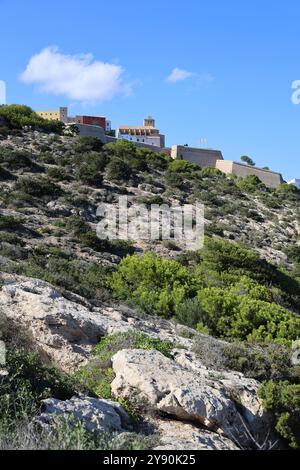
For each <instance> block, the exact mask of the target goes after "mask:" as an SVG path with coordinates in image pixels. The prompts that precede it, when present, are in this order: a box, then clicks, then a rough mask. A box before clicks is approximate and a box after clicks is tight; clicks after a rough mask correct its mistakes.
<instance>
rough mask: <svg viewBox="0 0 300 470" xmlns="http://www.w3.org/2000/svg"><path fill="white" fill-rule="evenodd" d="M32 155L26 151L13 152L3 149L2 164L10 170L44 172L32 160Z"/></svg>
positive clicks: (0, 156)
mask: <svg viewBox="0 0 300 470" xmlns="http://www.w3.org/2000/svg"><path fill="white" fill-rule="evenodd" d="M31 157H32V155H31V154H30V153H28V152H25V151H12V150H7V149H2V150H1V153H0V162H1V163H2V164H4V165H5V167H6V168H7V169H8V170H20V169H26V170H31V171H36V170H40V171H41V170H42V168H40V167H38V165H37V164H36V163H34V162H33V161H32V159H31Z"/></svg>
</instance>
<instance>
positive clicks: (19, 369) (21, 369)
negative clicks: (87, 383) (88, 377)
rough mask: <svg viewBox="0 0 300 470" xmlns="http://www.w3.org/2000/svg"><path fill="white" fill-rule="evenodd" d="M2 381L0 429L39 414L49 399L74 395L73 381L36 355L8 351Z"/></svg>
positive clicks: (0, 390)
mask: <svg viewBox="0 0 300 470" xmlns="http://www.w3.org/2000/svg"><path fill="white" fill-rule="evenodd" d="M5 368H6V370H7V372H8V375H6V376H4V377H3V378H2V380H1V388H0V428H5V427H7V426H9V425H10V423H11V422H12V421H14V420H22V419H25V418H28V417H30V416H31V417H32V416H34V415H35V414H36V413H38V412H39V408H40V402H41V400H42V399H43V398H48V397H49V396H51V397H54V398H59V399H62V400H64V399H67V398H71V396H73V395H74V393H75V382H74V381H73V379H72V378H71V377H70V376H68V375H66V374H63V373H62V372H60V371H59V370H58V369H56V368H55V367H52V366H49V367H47V366H45V365H43V364H42V362H41V361H40V359H39V358H38V356H37V355H36V354H35V353H28V352H25V351H8V352H7V355H6V365H5Z"/></svg>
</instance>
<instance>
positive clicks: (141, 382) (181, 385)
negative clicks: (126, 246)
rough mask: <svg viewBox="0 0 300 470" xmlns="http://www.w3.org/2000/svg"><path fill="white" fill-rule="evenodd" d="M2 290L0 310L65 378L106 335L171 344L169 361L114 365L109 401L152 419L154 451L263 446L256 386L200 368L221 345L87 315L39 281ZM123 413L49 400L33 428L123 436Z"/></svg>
mask: <svg viewBox="0 0 300 470" xmlns="http://www.w3.org/2000/svg"><path fill="white" fill-rule="evenodd" d="M2 283H3V286H2V289H1V291H0V310H2V311H3V312H4V313H5V315H6V316H7V317H9V318H12V319H13V320H14V321H16V322H17V323H18V325H20V329H23V330H25V331H26V333H27V334H28V335H29V336H30V338H31V341H32V343H33V344H34V345H35V347H36V349H38V350H39V352H40V354H41V355H42V356H43V357H44V359H47V360H48V361H52V362H54V363H56V364H57V365H58V366H60V367H61V368H62V369H64V370H66V371H73V370H76V369H78V368H79V367H80V366H81V365H83V364H85V363H87V362H88V361H89V359H90V357H91V355H90V352H91V349H92V347H93V346H94V345H95V344H97V343H98V342H99V340H100V339H101V337H103V336H106V335H108V334H112V333H116V332H118V333H119V332H122V331H126V330H129V329H133V330H137V331H143V332H145V333H147V334H148V335H150V336H152V337H154V338H159V339H161V340H168V341H170V342H172V343H173V344H174V349H173V351H172V359H170V358H167V357H165V356H163V355H162V354H161V353H159V352H158V351H155V350H153V351H149V350H123V351H120V352H118V353H117V354H116V355H115V356H114V357H113V370H114V373H115V379H114V381H113V382H112V392H113V395H114V396H115V397H116V398H118V397H123V398H127V399H129V401H130V402H131V401H134V400H136V401H137V404H138V408H140V409H141V414H142V416H143V420H146V421H147V420H149V419H150V420H151V419H152V418H151V412H152V411H153V412H154V416H155V417H154V418H153V419H152V420H153V423H152V424H153V431H151V432H150V434H151V433H156V434H157V435H158V437H159V439H160V444H159V446H158V447H159V448H161V449H178V448H180V449H186V450H188V449H192V450H193V449H220V450H221V449H234V448H238V447H241V448H251V447H255V445H254V440H256V441H257V442H263V441H264V438H265V437H266V435H267V433H268V430H269V423H268V417H267V416H265V414H264V413H263V410H262V406H261V403H260V400H259V399H258V397H257V389H258V386H259V383H258V382H257V381H255V380H252V379H248V378H246V377H245V376H244V375H243V374H240V373H238V372H233V371H223V370H222V371H215V370H213V368H212V367H211V364H210V363H209V361H206V362H205V357H204V356H205V354H206V353H205V351H207V354H208V353H209V354H210V355H212V350H213V353H214V354H215V355H216V354H221V351H222V347H224V344H225V345H226V343H223V342H222V341H220V340H217V339H213V338H210V337H208V336H202V335H197V334H196V333H195V332H193V331H192V330H189V329H188V328H186V327H182V326H179V325H174V324H173V323H172V322H169V321H167V320H160V319H158V318H154V317H153V318H152V317H147V316H145V317H143V318H140V317H138V315H136V314H135V312H134V311H132V310H130V309H128V308H124V307H122V306H118V307H117V306H115V307H111V306H107V305H103V306H101V307H94V306H92V305H90V304H89V302H88V301H87V300H85V299H83V298H81V297H79V296H77V295H75V294H72V293H65V295H64V296H63V295H62V294H61V293H60V292H59V291H58V290H57V289H56V288H54V287H53V286H51V285H50V284H49V283H47V282H44V281H41V280H36V279H31V278H26V277H22V276H17V275H14V274H4V275H3V276H2ZM187 336H188V337H187ZM195 338H196V339H195ZM195 341H201V344H202V345H203V346H204V349H203V351H204V353H203V354H201V355H202V356H203V358H202V359H201V360H200V359H199V356H198V355H196V354H195V353H193V352H192V350H193V347H194V345H195ZM144 405H145V406H144ZM143 407H144V409H143ZM123 411H124V410H123ZM123 411H122V407H120V405H119V404H118V403H114V402H110V401H107V400H97V399H93V398H88V397H84V398H73V399H72V400H67V401H65V402H62V401H59V400H52V399H49V400H46V401H44V411H43V414H42V416H41V417H39V421H40V422H43V423H44V424H47V423H49V422H50V421H51V415H53V414H65V413H66V414H73V415H74V416H75V417H76V418H78V419H80V420H81V421H82V422H83V423H84V424H85V425H86V427H87V428H88V429H90V430H101V429H103V430H105V429H110V430H111V431H113V432H117V433H122V430H126V431H128V420H127V418H128V417H125V414H124V413H125V412H124V413H123ZM163 417H166V419H162V418H163ZM251 436H253V439H252V438H251Z"/></svg>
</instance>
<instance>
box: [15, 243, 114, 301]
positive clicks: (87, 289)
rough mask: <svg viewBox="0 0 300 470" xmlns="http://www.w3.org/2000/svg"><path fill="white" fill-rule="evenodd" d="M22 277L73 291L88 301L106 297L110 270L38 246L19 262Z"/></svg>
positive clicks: (56, 250)
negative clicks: (25, 259) (37, 279)
mask: <svg viewBox="0 0 300 470" xmlns="http://www.w3.org/2000/svg"><path fill="white" fill-rule="evenodd" d="M19 272H20V274H23V275H25V276H29V277H34V278H39V279H43V280H45V281H47V282H50V283H51V284H54V285H55V286H57V287H59V288H61V289H62V290H69V291H71V292H75V293H76V294H79V295H81V296H83V297H87V298H88V299H90V300H97V299H101V300H103V299H106V298H107V297H108V294H107V286H108V277H109V272H110V271H109V269H108V268H105V267H104V266H101V265H99V264H96V263H87V262H84V261H81V260H78V259H76V258H74V257H73V256H72V255H71V254H70V253H66V252H62V251H60V250H59V249H58V248H55V247H49V246H46V245H39V246H37V247H36V248H35V250H34V251H33V252H32V253H30V254H29V256H28V259H27V261H26V263H22V264H20V265H19Z"/></svg>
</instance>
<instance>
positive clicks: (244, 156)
mask: <svg viewBox="0 0 300 470" xmlns="http://www.w3.org/2000/svg"><path fill="white" fill-rule="evenodd" d="M241 161H242V162H245V163H247V165H249V166H255V162H254V161H253V160H252V158H250V157H247V155H243V156H242V157H241Z"/></svg>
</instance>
